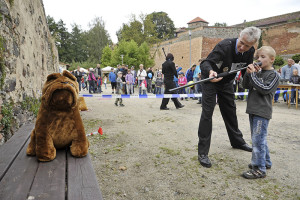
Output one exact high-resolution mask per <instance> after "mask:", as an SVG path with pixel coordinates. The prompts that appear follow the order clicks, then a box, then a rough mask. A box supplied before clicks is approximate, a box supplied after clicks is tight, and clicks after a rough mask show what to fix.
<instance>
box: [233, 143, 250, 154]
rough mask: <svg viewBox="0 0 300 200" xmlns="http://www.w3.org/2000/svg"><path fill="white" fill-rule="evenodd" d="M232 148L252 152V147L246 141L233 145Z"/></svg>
mask: <svg viewBox="0 0 300 200" xmlns="http://www.w3.org/2000/svg"><path fill="white" fill-rule="evenodd" d="M232 148H234V149H241V150H244V151H249V152H252V148H251V147H250V146H249V145H248V144H247V143H245V144H243V145H241V146H233V147H232Z"/></svg>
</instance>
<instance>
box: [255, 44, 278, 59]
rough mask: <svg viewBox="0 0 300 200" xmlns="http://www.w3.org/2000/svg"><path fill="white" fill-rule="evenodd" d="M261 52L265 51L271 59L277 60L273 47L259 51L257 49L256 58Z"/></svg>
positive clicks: (265, 47) (261, 48) (266, 47)
mask: <svg viewBox="0 0 300 200" xmlns="http://www.w3.org/2000/svg"><path fill="white" fill-rule="evenodd" d="M261 51H264V52H266V53H267V55H268V56H269V57H270V58H275V57H276V52H275V50H274V49H273V48H272V47H271V46H262V47H260V48H259V49H257V51H256V56H257V54H258V53H259V52H261Z"/></svg>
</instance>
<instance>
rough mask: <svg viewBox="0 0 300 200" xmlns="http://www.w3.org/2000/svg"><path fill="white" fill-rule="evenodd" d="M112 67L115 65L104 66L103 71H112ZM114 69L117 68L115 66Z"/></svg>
mask: <svg viewBox="0 0 300 200" xmlns="http://www.w3.org/2000/svg"><path fill="white" fill-rule="evenodd" d="M111 68H113V67H110V66H107V67H104V68H102V69H101V70H102V71H103V72H111ZM114 70H115V68H114Z"/></svg>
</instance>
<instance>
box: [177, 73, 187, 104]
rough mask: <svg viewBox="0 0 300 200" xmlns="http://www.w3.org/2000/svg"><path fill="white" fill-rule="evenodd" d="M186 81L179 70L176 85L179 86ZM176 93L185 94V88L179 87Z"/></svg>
mask: <svg viewBox="0 0 300 200" xmlns="http://www.w3.org/2000/svg"><path fill="white" fill-rule="evenodd" d="M186 83H187V79H186V77H185V76H184V73H183V72H179V78H178V85H179V86H184V85H186ZM178 94H186V91H185V88H181V89H180V90H179V92H178ZM180 99H181V100H183V97H181V98H180ZM185 99H186V100H188V98H187V97H185Z"/></svg>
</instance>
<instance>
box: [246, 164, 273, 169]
mask: <svg viewBox="0 0 300 200" xmlns="http://www.w3.org/2000/svg"><path fill="white" fill-rule="evenodd" d="M248 167H249V169H252V168H253V166H252V165H251V164H249V165H248ZM271 167H272V166H271V165H266V169H271ZM254 168H257V166H254Z"/></svg>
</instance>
